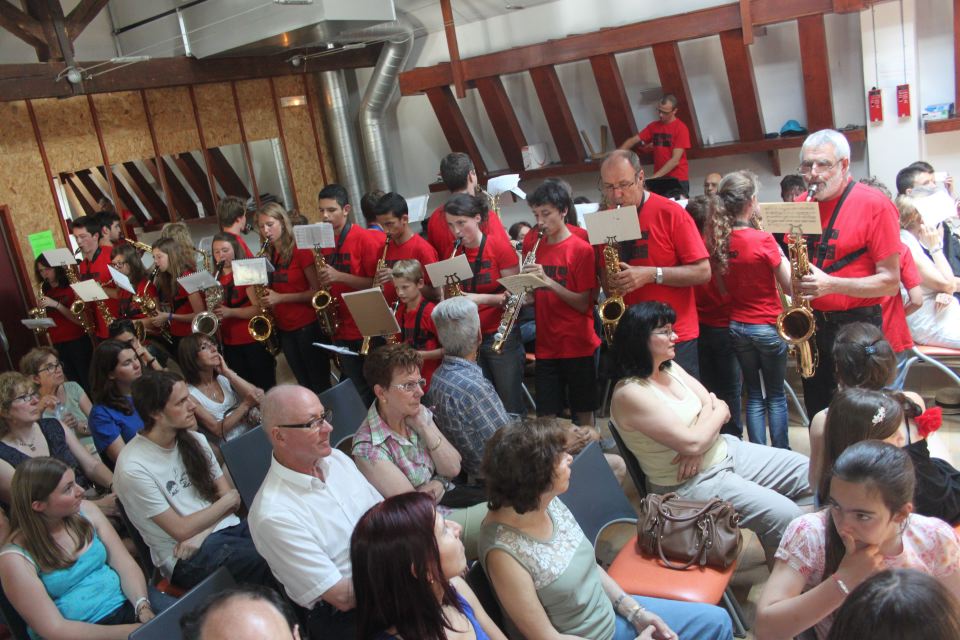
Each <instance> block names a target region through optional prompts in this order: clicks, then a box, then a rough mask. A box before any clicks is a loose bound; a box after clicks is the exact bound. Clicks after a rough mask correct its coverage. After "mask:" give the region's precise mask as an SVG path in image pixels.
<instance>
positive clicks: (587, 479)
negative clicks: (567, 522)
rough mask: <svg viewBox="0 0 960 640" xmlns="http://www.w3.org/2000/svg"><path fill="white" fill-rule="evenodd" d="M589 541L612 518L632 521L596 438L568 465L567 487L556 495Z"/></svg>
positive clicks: (633, 515) (633, 516) (593, 540)
mask: <svg viewBox="0 0 960 640" xmlns="http://www.w3.org/2000/svg"><path fill="white" fill-rule="evenodd" d="M560 500H562V501H563V503H564V504H565V505H567V508H568V509H569V510H570V513H572V514H573V517H574V518H576V520H577V524H579V525H580V528H581V529H583V533H584V535H585V536H586V537H587V540H589V541H590V543H591V544H593V545H596V543H597V537H598V536H599V535H600V532H601V531H603V530H604V529H605V528H606V527H607V525H609V524H611V523H613V522H635V521H636V519H637V512H636V511H634V509H633V506H632V505H631V504H630V501H629V500H627V496H626V495H625V494H624V493H623V489H621V488H620V483H618V482H617V477H616V476H615V475H613V470H612V469H611V468H610V465H609V464H607V459H606V458H604V457H603V451H602V450H601V449H600V443H599V442H591V443H590V444H589V445H587V447H586V448H584V450H583V451H581V452H580V453H579V454H578V455H577V457H576V458H574V459H573V464H572V465H571V467H570V487H569V488H568V489H567V491H566V492H565V493H563V494H561V495H560Z"/></svg>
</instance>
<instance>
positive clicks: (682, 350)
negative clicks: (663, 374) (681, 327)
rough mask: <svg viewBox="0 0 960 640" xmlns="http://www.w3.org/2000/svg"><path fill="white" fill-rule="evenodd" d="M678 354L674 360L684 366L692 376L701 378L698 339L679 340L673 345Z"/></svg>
mask: <svg viewBox="0 0 960 640" xmlns="http://www.w3.org/2000/svg"><path fill="white" fill-rule="evenodd" d="M673 350H674V353H675V354H676V355H675V356H674V358H673V361H674V362H676V363H677V364H678V365H680V366H681V367H683V370H684V371H686V372H687V373H689V374H690V375H691V376H693V377H694V378H696V379H697V380H699V379H700V357H699V356H698V355H697V339H696V338H694V339H693V340H684V341H683V342H678V343H677V344H676V345H674V347H673Z"/></svg>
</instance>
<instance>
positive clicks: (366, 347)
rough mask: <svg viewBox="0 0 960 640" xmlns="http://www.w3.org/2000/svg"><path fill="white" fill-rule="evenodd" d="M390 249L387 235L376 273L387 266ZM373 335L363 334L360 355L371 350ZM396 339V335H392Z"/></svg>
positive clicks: (389, 341)
mask: <svg viewBox="0 0 960 640" xmlns="http://www.w3.org/2000/svg"><path fill="white" fill-rule="evenodd" d="M389 249H390V236H387V240H386V242H384V243H383V253H381V254H380V259H379V260H377V268H376V269H374V270H373V272H374V273H380V270H381V269H386V268H387V251H388V250H389ZM380 290H381V291H383V285H380ZM394 315H396V309H394ZM372 337H373V336H363V342H361V343H360V355H362V356H365V355H367V353H369V352H370V338H372ZM390 337H391V338H393V339H394V340H396V336H390ZM387 342H388V343H390V344H392V343H393V340H389V339H388V340H387Z"/></svg>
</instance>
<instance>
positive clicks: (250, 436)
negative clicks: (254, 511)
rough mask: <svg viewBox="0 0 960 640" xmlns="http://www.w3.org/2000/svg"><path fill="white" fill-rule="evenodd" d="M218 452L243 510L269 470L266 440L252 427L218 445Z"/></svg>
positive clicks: (260, 429) (270, 449) (269, 449)
mask: <svg viewBox="0 0 960 640" xmlns="http://www.w3.org/2000/svg"><path fill="white" fill-rule="evenodd" d="M220 453H222V454H223V460H224V462H226V463H227V469H229V470H230V477H231V478H233V484H234V485H236V487H237V491H239V492H240V499H241V500H243V504H244V506H246V507H247V509H249V508H250V506H251V505H252V504H253V499H254V498H255V497H256V495H257V491H259V490H260V485H261V484H263V479H264V478H266V477H267V471H269V470H270V461H271V459H272V458H273V447H272V446H271V445H270V440H269V438H267V432H266V431H264V430H263V427H262V426H261V427H256V428H255V429H251V430H250V431H247V432H246V433H245V434H243V435H242V436H240V437H238V438H234V439H233V440H227V441H226V442H224V443H223V444H221V445H220Z"/></svg>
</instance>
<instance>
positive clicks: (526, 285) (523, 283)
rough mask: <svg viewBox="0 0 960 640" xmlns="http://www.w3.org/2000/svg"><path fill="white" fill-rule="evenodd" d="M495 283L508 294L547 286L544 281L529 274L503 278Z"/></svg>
mask: <svg viewBox="0 0 960 640" xmlns="http://www.w3.org/2000/svg"><path fill="white" fill-rule="evenodd" d="M497 282H499V283H500V284H502V285H503V286H504V288H506V290H507V291H509V292H510V293H524V292H525V291H532V290H533V289H539V288H540V287H545V286H547V283H546V282H545V281H544V280H542V279H540V278H538V277H537V276H534V275H530V274H529V273H518V274H516V275H512V276H504V277H503V278H500V279H499V280H497Z"/></svg>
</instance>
